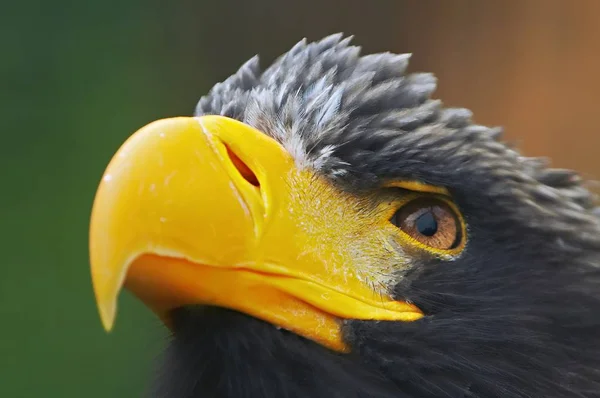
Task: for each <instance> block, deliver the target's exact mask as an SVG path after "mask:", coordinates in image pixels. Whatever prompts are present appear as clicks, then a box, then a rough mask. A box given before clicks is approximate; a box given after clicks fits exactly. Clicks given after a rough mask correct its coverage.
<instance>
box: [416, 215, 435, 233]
mask: <svg viewBox="0 0 600 398" xmlns="http://www.w3.org/2000/svg"><path fill="white" fill-rule="evenodd" d="M415 225H416V227H417V231H419V233H420V234H421V235H425V236H433V235H435V233H436V232H437V230H438V224H437V221H436V220H435V217H434V216H433V213H432V212H430V211H428V212H427V213H423V214H421V215H420V216H419V217H418V218H417V220H416V222H415Z"/></svg>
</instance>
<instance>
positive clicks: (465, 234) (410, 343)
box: [90, 35, 600, 398]
mask: <svg viewBox="0 0 600 398" xmlns="http://www.w3.org/2000/svg"><path fill="white" fill-rule="evenodd" d="M408 61H409V55H406V54H401V55H396V54H391V53H383V54H374V55H366V56H361V55H360V47H356V46H353V45H351V44H350V38H343V36H342V35H333V36H330V37H327V38H325V39H323V40H321V41H318V42H314V43H307V42H306V41H301V42H299V43H298V44H297V45H295V46H294V47H293V48H292V49H291V50H290V51H289V52H287V53H286V54H285V55H283V56H282V57H280V58H279V59H278V60H276V61H275V62H274V63H273V64H272V65H271V66H270V67H269V68H267V69H265V70H262V69H261V68H260V67H259V63H258V58H252V59H251V60H249V61H248V62H246V63H245V64H244V65H243V66H242V67H241V68H240V69H239V70H238V71H237V72H236V73H235V74H234V75H232V76H231V77H230V78H228V79H227V80H225V81H224V82H222V83H219V84H217V85H216V86H214V87H213V88H212V90H211V91H210V92H209V93H208V95H206V96H204V97H202V98H201V99H200V101H199V103H198V105H197V107H196V110H195V114H194V116H193V117H178V118H171V119H165V120H159V121H156V122H153V123H151V124H149V125H147V126H145V127H143V128H142V129H140V130H139V131H138V132H136V133H135V134H134V135H132V136H131V138H129V139H128V140H127V142H125V144H124V145H123V146H122V147H121V149H119V151H118V152H117V153H116V154H115V156H114V157H113V159H112V161H111V162H110V164H109V166H108V168H107V169H106V172H105V174H104V176H103V179H102V182H101V184H100V187H99V188H98V192H97V195H96V198H95V202H94V208H93V212H92V220H91V229H90V256H91V268H92V276H93V282H94V290H95V293H96V298H97V301H98V306H99V309H100V315H101V318H102V320H103V323H104V325H105V327H106V328H107V329H110V328H111V326H112V324H113V321H114V318H115V313H116V303H117V296H118V294H119V291H120V290H121V288H122V287H125V288H127V289H128V290H129V291H130V292H132V293H133V294H134V295H136V296H137V297H138V298H140V299H141V300H142V301H143V302H144V303H145V304H146V305H148V306H149V307H150V308H151V309H152V310H153V311H154V312H155V313H156V314H157V315H158V316H159V317H160V319H162V320H163V321H164V323H165V324H166V325H167V326H168V327H169V329H170V330H171V331H172V338H171V341H170V343H169V346H168V347H167V349H166V351H165V354H164V357H163V359H162V361H163V362H162V365H161V368H160V371H159V372H158V374H157V375H156V380H155V383H154V385H155V391H156V393H155V396H161V397H162V396H164V397H340V398H352V397H390V398H391V397H396V398H397V397H487V398H490V397H504V398H507V397H546V398H547V397H595V396H600V292H599V289H598V288H599V287H600V277H599V269H600V268H599V266H600V234H599V232H600V228H599V219H598V217H597V216H596V215H595V214H594V212H595V207H594V201H595V198H594V196H593V195H592V194H591V193H590V192H589V191H588V190H586V189H585V187H584V186H583V184H582V181H581V180H580V178H579V177H578V176H577V174H575V173H574V172H572V171H569V170H562V169H561V170H559V169H552V168H548V167H547V165H546V164H545V162H544V161H543V160H540V159H534V158H527V157H524V156H522V155H520V154H519V153H518V152H516V151H515V150H514V149H511V148H510V147H509V146H507V145H505V144H504V143H502V142H501V141H500V140H501V130H500V129H497V128H488V127H485V126H481V125H477V124H475V123H473V121H472V120H471V112H470V111H468V110H466V109H457V108H444V107H443V106H442V103H441V102H440V101H439V100H436V99H432V98H431V94H432V92H433V91H434V89H435V87H436V80H435V78H434V76H432V75H431V74H427V73H413V74H409V73H407V72H406V68H407V65H408Z"/></svg>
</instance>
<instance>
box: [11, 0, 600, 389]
mask: <svg viewBox="0 0 600 398" xmlns="http://www.w3.org/2000/svg"><path fill="white" fill-rule="evenodd" d="M0 14H1V16H0V19H1V20H0V44H1V45H2V46H1V48H2V53H1V55H0V57H1V58H0V59H1V62H0V77H1V83H2V85H1V92H2V95H1V96H0V116H1V117H2V119H1V120H2V128H1V129H0V132H1V134H2V136H1V138H2V139H1V141H0V152H1V156H0V162H1V170H2V174H1V176H2V191H1V192H2V194H1V195H0V209H2V227H3V228H1V232H0V234H1V236H0V238H1V239H0V242H1V243H0V245H1V248H2V254H3V255H2V263H1V265H0V266H1V267H2V268H1V269H2V274H1V276H0V397H41V396H43V397H136V396H141V395H142V394H143V392H144V391H145V386H146V385H147V380H148V378H149V377H150V375H151V372H152V366H153V360H154V358H155V357H156V356H157V355H158V353H159V352H160V350H161V348H162V347H163V346H164V343H165V341H166V337H165V336H166V333H165V331H164V330H163V328H162V326H161V325H160V323H159V322H158V321H157V320H156V319H154V317H153V316H152V315H151V314H150V313H149V311H148V310H146V309H145V308H144V307H143V306H142V305H140V304H139V303H138V302H136V301H135V300H134V299H132V298H131V297H130V296H129V295H127V294H125V295H124V297H122V300H121V302H120V311H119V317H118V318H117V323H116V328H115V329H114V331H113V333H111V334H109V335H107V334H106V333H105V332H104V331H103V329H102V327H101V325H100V321H99V319H98V315H97V311H96V308H95V304H94V300H93V293H92V288H91V281H90V276H89V269H88V266H89V265H88V258H87V238H88V236H87V227H88V219H89V213H90V209H91V204H92V200H93V196H94V192H95V189H96V185H97V183H98V181H99V178H100V176H101V174H102V171H103V169H104V167H105V166H106V164H107V162H108V161H109V160H110V157H111V155H112V154H113V153H114V151H115V150H116V149H117V148H118V147H119V146H120V144H121V143H122V142H123V141H124V140H125V139H126V138H127V137H128V136H129V135H130V134H131V133H132V132H134V131H135V130H136V129H138V128H139V127H141V126H143V125H144V124H146V123H148V122H150V121H152V120H155V119H158V118H162V117H169V116H175V115H189V114H190V113H191V112H192V111H193V108H194V106H195V103H196V101H197V100H198V99H199V97H200V96H201V95H202V94H203V93H205V92H207V91H208V90H209V89H210V87H211V86H212V85H213V84H214V83H216V82H218V81H221V80H223V79H225V78H226V77H227V76H228V75H229V74H231V73H232V72H234V71H235V70H236V68H237V67H238V66H239V65H241V64H242V63H243V62H244V61H245V60H246V59H248V58H249V57H251V56H252V55H254V54H255V53H260V54H261V55H262V60H263V65H266V64H267V63H268V62H270V61H271V60H272V59H273V58H274V57H275V56H276V55H278V54H280V53H282V52H284V51H285V50H287V49H288V48H289V47H291V45H293V44H294V43H295V42H296V41H298V40H299V39H301V38H302V37H308V38H309V39H319V38H320V37H322V36H324V35H326V34H330V33H335V32H338V31H343V32H345V33H347V34H354V35H355V42H356V43H357V44H360V45H362V46H363V47H364V50H365V52H376V51H388V50H389V51H394V52H412V53H413V54H414V57H413V61H412V68H411V69H412V70H425V71H432V72H435V73H436V74H437V75H438V77H439V78H440V88H439V90H438V92H437V94H436V96H438V97H440V98H442V99H444V101H445V102H446V103H447V104H450V105H460V106H466V107H469V108H471V109H473V110H474V111H475V115H476V119H477V121H478V122H481V123H485V124H490V125H503V126H506V127H507V137H508V138H509V139H510V140H512V141H514V142H516V143H517V144H518V145H519V146H520V147H521V148H522V149H524V151H525V152H526V153H527V154H530V155H546V156H550V157H552V158H553V159H554V164H555V165H558V166H562V167H571V168H576V169H578V170H580V171H582V172H583V174H584V175H585V176H588V177H594V176H595V177H598V176H600V161H598V160H597V157H596V152H597V148H598V147H599V144H600V135H599V134H597V131H598V127H597V123H596V120H597V114H598V111H597V103H598V93H599V91H600V90H599V89H600V76H599V74H598V70H600V60H599V59H598V57H597V55H598V53H599V52H598V50H600V25H599V24H598V23H597V16H598V15H600V2H598V1H594V0H590V1H584V0H581V1H578V2H566V1H560V0H557V1H554V0H548V1H541V0H538V1H533V0H531V1H515V0H513V1H488V2H480V1H477V0H471V1H469V0H461V1H453V2H442V1H433V0H429V1H400V0H395V1H381V2H365V1H358V0H349V1H346V2H333V1H317V0H307V1H303V2H286V1H275V0H254V1H252V0H246V1H242V0H240V1H191V0H185V1H177V2H166V1H158V0H129V1H114V0H112V1H111V0H105V1H79V2H74V1H73V2H67V1H55V2H50V1H37V2H35V1H34V2H31V1H29V2H27V1H23V2H12V3H7V2H5V4H3V5H2V10H1V11H0Z"/></svg>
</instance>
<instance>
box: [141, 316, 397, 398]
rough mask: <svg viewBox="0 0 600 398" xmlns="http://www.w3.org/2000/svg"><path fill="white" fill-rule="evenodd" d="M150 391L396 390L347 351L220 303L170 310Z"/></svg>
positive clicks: (381, 393)
mask: <svg viewBox="0 0 600 398" xmlns="http://www.w3.org/2000/svg"><path fill="white" fill-rule="evenodd" d="M173 318H174V325H175V334H174V337H173V339H172V341H171V343H170V345H169V347H168V348H167V350H166V352H165V354H164V358H163V360H162V361H163V362H162V364H161V369H160V371H159V374H158V377H157V381H156V385H155V387H154V394H153V395H152V396H153V397H165V398H166V397H169V398H198V397H207V398H208V397H210V398H213V397H215V398H216V397H218V398H234V397H235V398H258V397H261V398H262V397H282V398H283V397H286V398H296V397H298V398H300V397H303V398H304V397H314V398H317V397H327V398H332V397H339V398H359V397H360V398H366V397H390V398H391V397H395V398H397V397H402V395H398V391H397V390H396V391H395V393H392V391H393V386H391V385H390V382H389V381H385V380H384V379H383V378H382V377H378V376H377V375H375V374H373V373H369V372H368V371H366V370H365V369H364V367H362V366H360V362H358V361H355V360H353V359H352V358H351V357H349V356H345V355H336V354H334V353H332V352H331V351H328V350H326V349H325V348H323V347H321V346H319V345H316V344H315V343H312V342H310V341H307V340H306V339H303V338H301V337H298V336H296V335H293V334H291V333H288V332H286V331H283V330H278V329H276V328H275V327H273V326H272V325H270V324H267V323H265V322H262V321H259V320H256V319H253V318H251V317H248V316H246V315H243V314H240V313H237V312H234V311H229V310H225V309H220V308H211V307H195V308H184V309H180V310H177V311H175V312H174V314H173Z"/></svg>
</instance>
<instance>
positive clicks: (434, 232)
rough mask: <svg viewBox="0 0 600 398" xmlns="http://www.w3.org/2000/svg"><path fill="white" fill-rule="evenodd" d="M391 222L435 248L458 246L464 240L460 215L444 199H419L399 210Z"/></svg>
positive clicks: (445, 248) (442, 248)
mask: <svg viewBox="0 0 600 398" xmlns="http://www.w3.org/2000/svg"><path fill="white" fill-rule="evenodd" d="M391 222H392V224H394V225H395V226H397V227H398V228H400V229H401V230H402V231H404V233H406V234H407V235H409V236H410V237H411V238H413V239H416V240H417V241H419V242H420V243H422V244H424V245H427V246H430V247H431V248H433V249H439V250H450V249H454V248H456V247H457V246H458V245H459V244H460V243H461V240H462V236H461V235H462V233H461V226H460V222H459V220H458V216H457V215H456V212H455V210H454V209H452V207H450V205H448V204H447V203H446V202H444V201H443V200H439V199H433V198H427V199H423V198H421V199H415V200H413V201H411V202H408V203H407V204H405V205H404V206H402V207H401V208H400V209H398V211H396V213H395V214H394V216H393V217H392V219H391Z"/></svg>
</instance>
